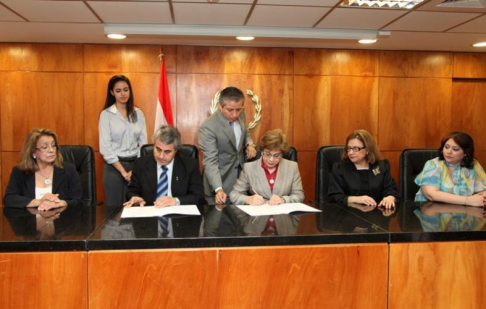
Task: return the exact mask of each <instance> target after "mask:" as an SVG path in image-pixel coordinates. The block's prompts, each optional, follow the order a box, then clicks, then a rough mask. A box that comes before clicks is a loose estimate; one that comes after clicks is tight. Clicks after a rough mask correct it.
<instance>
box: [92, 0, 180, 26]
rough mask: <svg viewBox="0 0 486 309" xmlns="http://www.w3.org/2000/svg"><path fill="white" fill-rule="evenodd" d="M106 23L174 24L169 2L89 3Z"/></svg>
mask: <svg viewBox="0 0 486 309" xmlns="http://www.w3.org/2000/svg"><path fill="white" fill-rule="evenodd" d="M88 4H89V5H90V6H91V7H92V8H93V9H94V10H95V11H96V13H97V14H98V16H99V17H100V18H101V19H102V20H103V22H104V23H134V24H138V23H140V24H147V23H154V24H168V23H172V18H171V16H170V8H169V3H168V2H118V1H88Z"/></svg>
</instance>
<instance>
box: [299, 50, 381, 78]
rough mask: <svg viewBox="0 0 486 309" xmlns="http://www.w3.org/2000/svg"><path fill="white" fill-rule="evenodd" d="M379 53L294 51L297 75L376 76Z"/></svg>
mask: <svg viewBox="0 0 486 309" xmlns="http://www.w3.org/2000/svg"><path fill="white" fill-rule="evenodd" d="M378 60H379V52H377V51H371V50H336V49H309V48H299V49H295V51H294V74H296V75H333V76H335V75H349V76H376V75H377V73H378V65H379V61H378Z"/></svg>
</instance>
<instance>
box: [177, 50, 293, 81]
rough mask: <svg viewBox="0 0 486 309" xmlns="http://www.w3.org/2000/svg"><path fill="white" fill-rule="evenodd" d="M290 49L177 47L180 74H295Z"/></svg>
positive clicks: (178, 71)
mask: <svg viewBox="0 0 486 309" xmlns="http://www.w3.org/2000/svg"><path fill="white" fill-rule="evenodd" d="M292 61H293V50H292V49H288V48H258V47H253V48H250V47H204V46H178V47H177V73H179V74H181V73H182V74H187V73H207V74H209V73H224V74H279V75H283V74H284V75H285V74H292V72H293V66H292Z"/></svg>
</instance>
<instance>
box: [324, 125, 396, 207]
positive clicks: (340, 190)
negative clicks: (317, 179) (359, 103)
mask: <svg viewBox="0 0 486 309" xmlns="http://www.w3.org/2000/svg"><path fill="white" fill-rule="evenodd" d="M328 197H329V200H330V201H331V202H340V203H343V204H346V205H349V204H351V203H357V204H364V205H368V206H373V207H374V206H377V203H378V206H384V207H386V208H391V207H394V206H395V202H396V201H397V200H398V190H397V186H396V184H395V181H394V180H393V178H392V177H391V175H390V163H389V162H388V160H386V159H385V160H380V153H379V150H378V147H377V146H376V144H375V142H374V140H373V137H371V134H370V133H368V132H367V131H365V130H356V131H354V132H352V133H351V134H350V135H349V136H348V138H347V139H346V147H345V151H344V153H343V161H341V162H338V163H335V164H334V166H333V167H332V173H331V178H330V180H329V191H328Z"/></svg>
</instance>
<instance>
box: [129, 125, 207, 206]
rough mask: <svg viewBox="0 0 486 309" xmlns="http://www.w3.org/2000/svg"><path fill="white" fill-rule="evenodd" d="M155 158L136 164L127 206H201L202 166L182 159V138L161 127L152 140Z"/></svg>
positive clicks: (138, 161) (193, 160) (147, 157)
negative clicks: (200, 169) (180, 150)
mask: <svg viewBox="0 0 486 309" xmlns="http://www.w3.org/2000/svg"><path fill="white" fill-rule="evenodd" d="M153 142H154V155H153V156H144V157H141V158H139V159H137V160H136V161H135V165H134V168H133V172H132V178H131V181H130V185H129V187H128V193H127V199H128V202H126V203H125V204H123V205H124V206H125V207H131V206H132V205H140V206H144V205H146V204H148V205H154V206H155V207H159V208H160V207H167V206H175V205H199V204H201V201H202V200H203V199H204V193H203V184H202V177H201V173H200V172H199V162H198V161H197V160H196V159H193V158H189V157H187V156H183V155H180V154H179V153H178V152H177V151H178V150H179V149H181V147H182V143H181V134H180V133H179V131H178V130H177V129H176V128H174V127H171V126H162V127H160V128H159V129H158V130H157V131H156V132H155V134H154V136H153Z"/></svg>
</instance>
